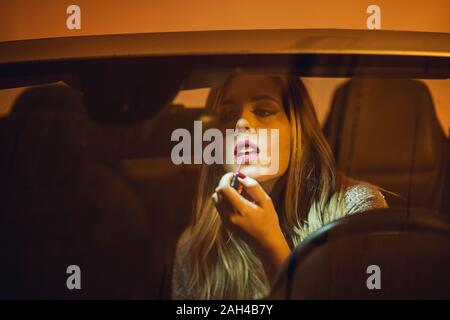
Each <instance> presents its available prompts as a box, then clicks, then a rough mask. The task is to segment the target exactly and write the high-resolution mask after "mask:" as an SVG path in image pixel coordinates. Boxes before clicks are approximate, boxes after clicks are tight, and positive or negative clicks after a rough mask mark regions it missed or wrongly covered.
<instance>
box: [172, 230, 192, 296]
mask: <svg viewBox="0 0 450 320" xmlns="http://www.w3.org/2000/svg"><path fill="white" fill-rule="evenodd" d="M190 236H191V229H190V227H188V228H186V229H185V230H184V231H183V232H182V233H181V235H180V237H179V238H178V242H177V246H176V250H175V260H174V265H173V270H172V299H176V300H178V299H189V297H190V296H191V293H190V292H189V290H188V288H187V280H188V276H189V270H188V266H189V264H188V263H186V262H187V261H186V260H185V259H186V256H187V253H188V250H189V240H190Z"/></svg>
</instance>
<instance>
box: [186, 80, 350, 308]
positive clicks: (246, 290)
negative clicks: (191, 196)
mask: <svg viewBox="0 0 450 320" xmlns="http://www.w3.org/2000/svg"><path fill="white" fill-rule="evenodd" d="M272 78H273V80H274V81H276V82H277V83H279V84H280V85H281V86H282V88H283V105H284V108H285V111H286V113H287V116H288V118H289V122H290V127H291V142H292V143H291V154H290V160H289V167H288V169H287V172H286V173H285V174H284V175H283V177H281V178H280V179H279V180H278V182H277V186H276V187H277V188H281V190H282V191H281V192H280V197H279V198H278V199H273V201H274V204H275V207H276V209H277V213H278V215H279V221H280V227H281V229H282V231H283V233H284V235H285V237H286V240H287V242H288V243H289V246H290V247H291V248H294V247H295V246H296V245H297V244H298V243H300V242H301V241H303V240H304V239H305V238H306V237H307V236H308V235H309V234H310V233H311V232H313V231H315V230H316V229H318V228H320V227H321V226H322V225H323V224H326V223H328V222H331V221H333V220H335V219H337V218H339V217H341V216H343V215H344V214H345V212H344V204H343V201H342V199H343V189H344V186H343V178H341V177H340V176H338V175H337V174H336V170H335V162H334V158H333V155H332V152H331V149H330V147H329V145H328V143H327V142H326V140H325V138H324V136H323V134H322V130H321V128H320V125H319V122H318V120H317V116H316V114H315V111H314V108H313V105H312V101H311V99H310V97H309V95H308V93H307V90H306V88H305V86H304V84H303V82H301V81H300V79H299V78H297V77H276V76H273V77H272ZM231 79H232V77H231V78H229V79H228V80H227V81H226V82H225V83H223V84H222V85H220V86H217V87H214V88H212V89H211V92H210V94H209V96H208V99H207V103H206V109H207V110H209V111H212V112H214V111H216V110H217V108H218V106H219V105H220V103H221V100H222V97H223V94H224V91H225V88H226V86H227V84H228V82H229V81H230V80H231ZM223 174H224V169H223V167H222V165H216V164H214V165H204V166H203V167H202V169H201V172H200V180H199V189H198V195H197V198H196V200H195V203H194V216H193V221H192V224H191V226H190V232H189V234H190V236H189V242H188V243H189V248H188V250H187V255H186V260H185V263H186V267H187V268H188V269H189V270H190V272H189V279H188V286H189V290H190V291H191V292H193V293H194V294H195V297H196V298H197V299H257V298H262V297H264V296H266V295H267V294H268V293H269V290H270V285H269V282H268V279H267V277H266V275H265V272H264V269H263V266H262V263H261V261H260V260H259V258H258V257H257V256H256V255H255V253H254V252H253V251H252V249H251V248H250V247H249V246H248V245H247V243H246V242H245V241H244V240H242V239H241V238H239V237H238V236H236V235H234V234H233V233H232V232H230V231H229V230H228V229H227V228H226V227H225V226H224V225H223V224H222V221H221V218H220V216H219V214H218V212H217V210H216V209H215V207H214V204H213V202H212V200H211V195H212V194H213V193H214V189H215V187H216V185H217V183H218V181H219V180H220V178H221V176H222V175H223Z"/></svg>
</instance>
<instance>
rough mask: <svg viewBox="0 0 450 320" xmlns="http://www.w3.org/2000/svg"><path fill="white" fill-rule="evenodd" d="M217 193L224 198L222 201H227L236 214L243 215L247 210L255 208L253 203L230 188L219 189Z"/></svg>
mask: <svg viewBox="0 0 450 320" xmlns="http://www.w3.org/2000/svg"><path fill="white" fill-rule="evenodd" d="M218 193H219V195H221V196H223V197H224V200H227V201H228V203H229V204H230V205H231V206H232V207H233V208H234V209H235V211H236V212H237V213H243V212H245V210H246V209H248V208H255V207H256V206H255V205H254V204H253V203H251V202H250V201H248V200H247V199H245V198H244V197H242V196H241V195H240V194H239V193H238V192H237V191H236V190H235V189H234V188H232V187H230V186H227V187H223V188H219V190H218Z"/></svg>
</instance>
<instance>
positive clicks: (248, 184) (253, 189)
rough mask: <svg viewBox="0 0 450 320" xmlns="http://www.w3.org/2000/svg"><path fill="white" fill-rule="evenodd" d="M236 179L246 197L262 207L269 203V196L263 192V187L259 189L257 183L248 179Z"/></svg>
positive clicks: (259, 186)
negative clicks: (246, 194)
mask: <svg viewBox="0 0 450 320" xmlns="http://www.w3.org/2000/svg"><path fill="white" fill-rule="evenodd" d="M238 179H239V182H240V183H241V184H242V186H243V188H244V189H245V191H246V192H247V193H248V195H249V196H250V197H252V199H253V200H255V202H256V203H257V204H258V205H260V206H263V205H265V204H266V203H268V202H270V201H271V198H270V196H269V195H268V194H267V193H266V192H265V191H264V189H263V187H261V185H260V184H259V183H258V181H256V180H255V179H252V178H250V177H245V178H243V179H242V178H238Z"/></svg>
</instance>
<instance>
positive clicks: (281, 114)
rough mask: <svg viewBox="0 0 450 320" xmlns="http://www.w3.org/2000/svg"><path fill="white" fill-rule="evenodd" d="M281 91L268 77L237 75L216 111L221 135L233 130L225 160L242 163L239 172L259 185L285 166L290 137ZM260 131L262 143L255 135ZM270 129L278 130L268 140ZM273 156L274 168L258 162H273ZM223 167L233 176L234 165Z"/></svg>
mask: <svg viewBox="0 0 450 320" xmlns="http://www.w3.org/2000/svg"><path fill="white" fill-rule="evenodd" d="M282 90H283V89H282V87H281V85H280V84H279V83H277V82H275V81H274V79H272V78H270V77H268V76H264V75H238V76H236V77H233V78H232V80H231V81H230V82H229V83H228V85H227V87H226V88H225V91H224V96H223V99H222V103H221V105H220V106H219V107H218V111H217V112H218V114H219V121H220V122H221V124H222V128H221V129H222V131H224V132H225V129H234V130H235V132H236V138H235V139H226V150H225V153H226V157H227V158H226V159H230V157H231V158H234V159H236V162H242V164H241V168H240V171H241V172H243V173H244V174H246V175H247V176H250V177H252V178H254V179H256V180H258V181H259V182H266V181H271V180H275V179H277V178H278V177H280V176H282V175H283V174H284V173H285V172H286V170H287V168H288V166H289V159H290V152H291V134H290V124H289V119H288V116H287V115H286V112H285V110H284V108H283V94H282ZM260 129H266V133H265V137H266V138H265V140H264V139H263V140H261V138H260V137H258V135H257V133H258V132H260V133H261V132H262V131H259V130H260ZM272 129H278V139H271V132H273V131H272ZM264 141H266V143H264ZM277 150H278V152H276V151H277ZM272 152H273V153H272ZM275 153H278V165H276V166H275V167H276V168H277V169H276V170H273V168H274V163H273V162H270V163H268V162H267V161H262V159H264V155H268V156H269V157H270V159H271V161H275V160H274V159H275V158H274V157H276V154H275ZM224 167H225V171H227V172H231V171H232V172H234V171H236V169H237V163H234V164H227V163H225V164H224Z"/></svg>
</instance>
